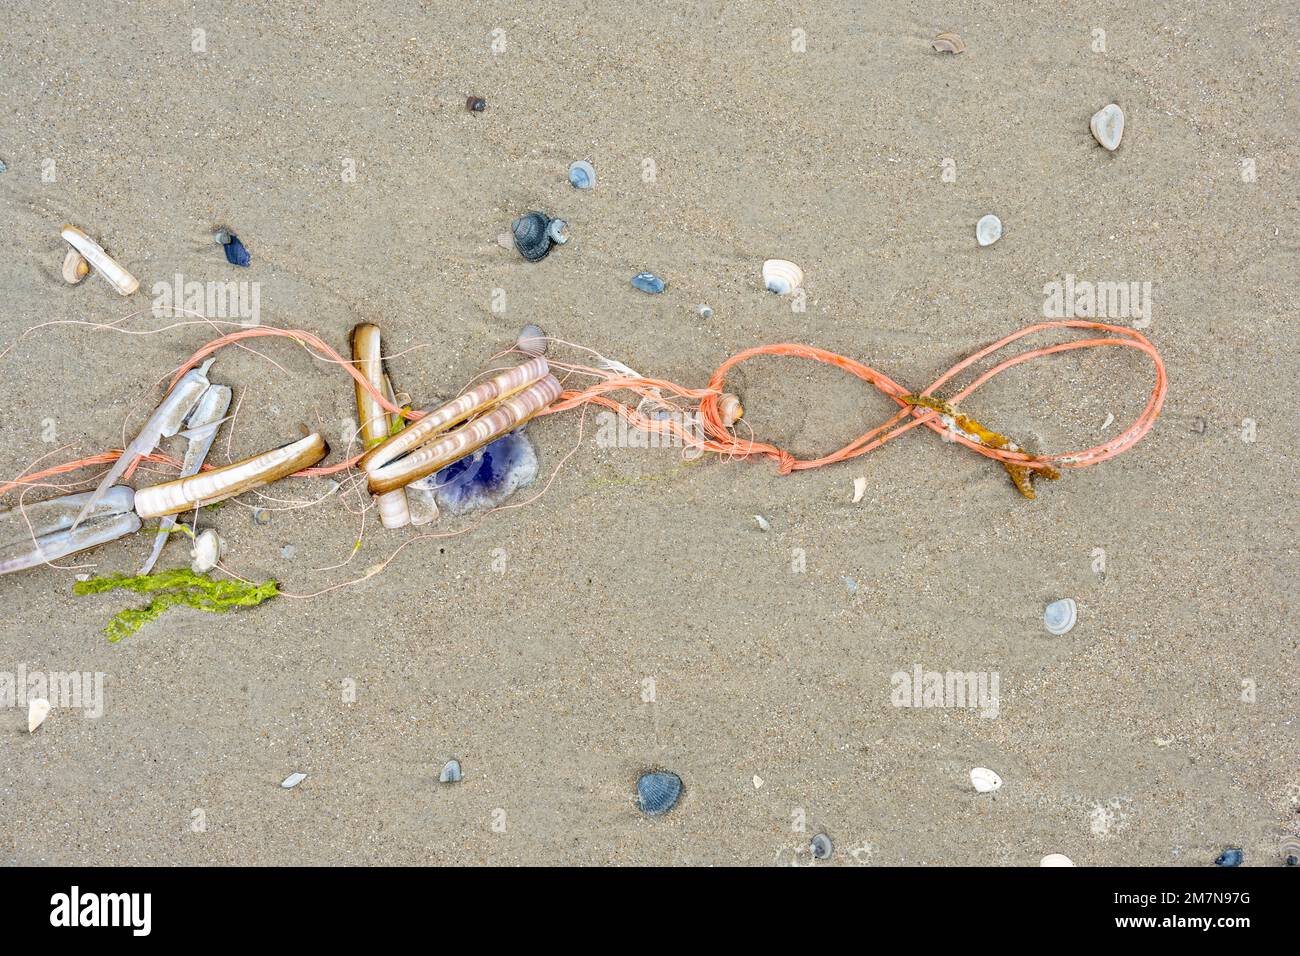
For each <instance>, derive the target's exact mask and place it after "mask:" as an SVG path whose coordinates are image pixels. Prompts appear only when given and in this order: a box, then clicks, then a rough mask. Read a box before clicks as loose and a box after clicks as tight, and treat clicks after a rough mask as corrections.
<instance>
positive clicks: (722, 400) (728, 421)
mask: <svg viewBox="0 0 1300 956" xmlns="http://www.w3.org/2000/svg"><path fill="white" fill-rule="evenodd" d="M744 415H745V406H743V405H741V404H740V399H739V398H737V397H736V396H735V395H732V394H731V393H730V392H724V393H723V394H722V395H720V396H718V417H719V418H721V419H722V424H723V425H725V426H726V427H727V428H730V427H731V426H732V425H734V424H736V422H738V421H740V419H741V418H743V417H744Z"/></svg>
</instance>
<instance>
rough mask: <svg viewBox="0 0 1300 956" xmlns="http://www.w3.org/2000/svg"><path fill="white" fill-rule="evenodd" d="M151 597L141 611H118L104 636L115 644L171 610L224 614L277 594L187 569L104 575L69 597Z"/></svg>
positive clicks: (271, 586)
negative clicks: (116, 592)
mask: <svg viewBox="0 0 1300 956" xmlns="http://www.w3.org/2000/svg"><path fill="white" fill-rule="evenodd" d="M119 588H120V589H122V590H125V591H134V592H136V593H137V594H152V595H154V597H153V598H152V599H151V600H150V601H149V603H148V604H146V605H145V606H144V607H141V608H128V609H126V610H124V611H118V612H117V613H116V614H114V615H113V617H112V618H110V619H109V622H108V625H107V626H106V627H105V628H104V635H105V636H106V637H107V638H108V640H109V642H110V643H113V644H116V643H117V642H118V641H120V640H121V639H122V638H124V637H129V636H130V635H132V634H134V633H135V632H136V631H138V630H140V628H141V627H143V626H144V625H146V624H148V623H149V622H150V621H153V620H156V619H158V618H159V617H161V616H162V615H163V614H165V613H166V612H167V610H168V609H169V608H172V607H191V608H194V609H195V610H198V611H207V612H208V613H210V614H225V613H226V612H227V611H230V610H231V609H233V608H237V607H256V606H257V605H258V604H261V603H262V602H263V601H266V600H269V599H271V598H273V597H275V596H276V595H278V594H279V593H280V588H279V585H278V584H277V583H276V582H275V581H273V580H272V581H263V582H262V583H261V584H257V583H256V582H253V581H239V580H232V581H214V580H213V579H212V578H210V577H209V576H208V575H206V574H196V573H194V572H193V571H191V570H190V569H189V568H173V569H171V570H170V571H156V572H154V573H153V574H139V575H136V576H134V577H128V576H127V575H124V574H104V575H99V576H97V577H93V578H89V579H87V580H85V581H78V582H77V583H76V584H74V585H73V586H72V593H73V594H76V595H78V596H85V595H89V594H105V593H107V592H109V591H114V590H117V589H119Z"/></svg>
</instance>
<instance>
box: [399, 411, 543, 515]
mask: <svg viewBox="0 0 1300 956" xmlns="http://www.w3.org/2000/svg"><path fill="white" fill-rule="evenodd" d="M536 478H537V453H536V452H535V451H534V450H533V445H532V442H530V441H529V440H528V436H527V435H526V434H525V433H524V430H523V429H519V430H518V431H513V432H511V433H510V434H508V435H504V436H503V437H501V438H498V439H497V440H496V441H494V442H492V443H491V444H490V445H486V446H484V447H483V448H481V449H479V450H478V451H476V452H474V453H472V454H470V455H468V456H466V457H464V458H462V459H460V460H459V461H457V462H453V463H452V464H451V465H449V466H448V467H446V468H444V469H443V470H442V471H440V472H438V473H437V474H436V475H435V476H433V477H432V478H431V479H425V480H426V481H430V482H431V483H432V486H433V487H434V488H435V489H436V493H437V501H438V504H437V505H436V506H435V507H438V506H441V508H443V509H445V510H446V511H448V512H450V513H451V514H465V513H466V512H469V511H481V510H486V509H488V508H495V507H497V506H498V505H500V504H501V503H502V502H504V501H505V500H506V499H507V498H509V497H510V496H511V495H512V494H514V493H515V491H516V490H517V489H519V488H523V487H525V486H527V485H530V484H532V482H533V481H534V480H535V479H536ZM407 487H408V488H409V487H410V485H408V486H407Z"/></svg>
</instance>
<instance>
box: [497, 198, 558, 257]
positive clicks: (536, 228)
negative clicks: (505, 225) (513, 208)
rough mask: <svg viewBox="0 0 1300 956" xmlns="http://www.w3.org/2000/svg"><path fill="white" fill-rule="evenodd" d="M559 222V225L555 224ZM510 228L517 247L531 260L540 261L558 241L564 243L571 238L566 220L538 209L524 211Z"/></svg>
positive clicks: (520, 252) (522, 254)
mask: <svg viewBox="0 0 1300 956" xmlns="http://www.w3.org/2000/svg"><path fill="white" fill-rule="evenodd" d="M557 222H558V223H559V225H558V226H556V225H555V224H556V223H557ZM510 229H511V240H512V241H513V243H514V247H515V249H516V250H518V252H519V254H520V255H521V256H523V257H524V258H525V259H527V260H528V261H529V262H540V261H541V260H543V259H545V258H546V256H547V255H548V254H549V253H550V251H551V247H552V246H554V245H555V244H556V242H559V243H561V244H563V243H565V242H567V241H568V239H569V234H568V226H567V225H566V224H565V222H564V220H562V219H552V218H551V217H550V216H548V215H546V213H544V212H538V211H537V210H533V211H532V212H526V213H524V214H523V215H522V216H520V217H519V218H518V219H516V220H515V221H514V222H513V223H512V224H511V227H510ZM557 236H558V237H559V238H558V239H557Z"/></svg>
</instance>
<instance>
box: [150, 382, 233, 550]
mask: <svg viewBox="0 0 1300 956" xmlns="http://www.w3.org/2000/svg"><path fill="white" fill-rule="evenodd" d="M230 399H231V391H230V387H229V386H228V385H209V386H208V390H207V391H206V392H204V393H203V395H202V397H200V398H199V403H198V404H197V405H195V406H194V411H192V412H190V414H189V417H188V418H186V419H185V424H186V426H188V427H187V428H186V429H185V431H182V432H178V433H177V434H179V435H180V436H181V437H183V438H185V439H186V440H187V441H188V444H187V445H186V446H185V460H184V461H183V462H182V463H181V473H180V474H179V475H177V477H178V478H188V477H189V476H190V475H197V474H198V473H199V469H200V468H202V467H203V462H204V461H206V460H207V457H208V452H209V451H210V450H211V448H212V442H213V441H215V440H216V437H217V431H218V430H219V429H220V428H221V423H222V422H224V421H225V420H226V412H227V411H229V410H230ZM175 527H176V516H175V515H166V516H165V517H164V518H163V519H162V521H160V522H159V523H158V534H157V535H155V536H154V541H153V550H152V551H151V552H149V557H148V558H146V559H145V562H144V565H143V566H142V567H141V568H140V573H141V574H148V573H149V572H150V571H152V570H153V566H154V565H155V564H157V563H158V557H159V555H161V554H162V549H163V548H164V547H165V546H166V544H167V539H168V538H170V537H171V536H172V529H173V528H175Z"/></svg>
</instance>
